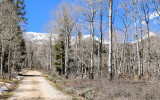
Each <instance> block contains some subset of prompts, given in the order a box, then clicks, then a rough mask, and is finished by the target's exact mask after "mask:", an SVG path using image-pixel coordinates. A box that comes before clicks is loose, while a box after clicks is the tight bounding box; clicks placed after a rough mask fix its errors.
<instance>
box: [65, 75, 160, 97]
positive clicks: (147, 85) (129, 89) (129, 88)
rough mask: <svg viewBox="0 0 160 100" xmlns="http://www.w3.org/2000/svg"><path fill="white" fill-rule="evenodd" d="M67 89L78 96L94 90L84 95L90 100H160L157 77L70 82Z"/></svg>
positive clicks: (159, 82) (159, 85)
mask: <svg viewBox="0 0 160 100" xmlns="http://www.w3.org/2000/svg"><path fill="white" fill-rule="evenodd" d="M66 88H73V91H75V92H76V93H77V94H78V95H79V92H83V91H84V90H85V89H90V90H92V91H91V93H87V92H86V95H82V96H83V97H86V98H87V99H88V100H160V81H159V80H158V79H157V78H155V77H154V78H150V79H148V80H139V79H138V78H137V77H135V80H133V81H131V80H129V79H114V80H112V81H109V80H108V79H107V78H102V79H94V80H90V79H79V80H68V81H67V82H66ZM84 93H85V91H84ZM89 96H90V97H89ZM92 96H94V97H93V98H92Z"/></svg>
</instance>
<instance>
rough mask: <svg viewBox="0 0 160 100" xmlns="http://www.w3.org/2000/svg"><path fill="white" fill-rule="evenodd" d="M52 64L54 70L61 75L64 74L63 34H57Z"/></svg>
mask: <svg viewBox="0 0 160 100" xmlns="http://www.w3.org/2000/svg"><path fill="white" fill-rule="evenodd" d="M54 54H55V55H54V59H55V62H54V65H55V67H56V71H57V72H58V73H59V74H60V75H61V74H65V72H64V70H65V43H64V34H62V33H61V34H59V39H58V40H57V41H56V43H55V45H54Z"/></svg>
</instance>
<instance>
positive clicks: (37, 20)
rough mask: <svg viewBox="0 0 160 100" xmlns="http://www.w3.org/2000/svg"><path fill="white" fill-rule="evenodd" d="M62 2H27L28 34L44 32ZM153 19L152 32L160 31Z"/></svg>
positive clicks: (151, 22) (35, 0)
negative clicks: (45, 26)
mask: <svg viewBox="0 0 160 100" xmlns="http://www.w3.org/2000/svg"><path fill="white" fill-rule="evenodd" d="M61 1H62V0H25V4H26V11H27V14H26V17H27V18H28V25H27V26H26V30H27V32H44V31H43V26H44V25H45V24H46V23H47V22H48V21H49V19H50V12H51V11H52V9H56V7H57V5H58V4H59V3H60V2H61ZM70 1H72V0H70ZM115 6H116V5H114V7H115ZM115 18H116V20H115V23H116V24H118V26H120V27H121V28H123V26H124V25H123V24H122V22H121V20H120V19H119V17H118V16H116V17H115ZM153 19H154V18H153ZM153 19H152V20H151V21H150V29H151V30H150V31H159V28H158V25H157V24H155V23H154V20H153ZM144 27H145V25H144Z"/></svg>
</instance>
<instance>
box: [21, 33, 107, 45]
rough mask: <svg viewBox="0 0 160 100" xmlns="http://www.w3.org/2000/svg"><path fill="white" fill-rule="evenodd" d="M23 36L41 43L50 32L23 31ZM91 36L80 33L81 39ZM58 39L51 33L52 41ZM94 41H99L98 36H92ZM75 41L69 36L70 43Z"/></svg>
mask: <svg viewBox="0 0 160 100" xmlns="http://www.w3.org/2000/svg"><path fill="white" fill-rule="evenodd" d="M24 38H25V39H27V40H29V41H33V42H38V43H42V42H43V41H47V40H49V38H50V34H49V33H36V32H26V33H24ZM90 38H91V36H90V35H82V39H84V40H87V39H90ZM56 39H58V34H52V41H53V43H54V40H56ZM94 39H95V40H96V41H99V38H98V37H95V38H94ZM75 41H76V37H74V36H72V37H71V44H74V43H75ZM104 43H105V44H108V42H105V41H104Z"/></svg>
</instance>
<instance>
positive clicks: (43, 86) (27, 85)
mask: <svg viewBox="0 0 160 100" xmlns="http://www.w3.org/2000/svg"><path fill="white" fill-rule="evenodd" d="M23 76H24V78H23V80H22V82H21V83H20V84H19V87H18V88H17V89H16V90H15V91H14V95H13V96H12V97H11V98H9V99H8V100H72V97H71V96H68V95H66V94H64V93H63V92H60V91H59V90H57V89H56V88H54V87H53V86H52V85H50V83H49V82H48V81H47V80H46V79H45V78H44V77H43V75H42V74H41V73H40V72H38V71H28V72H27V73H26V74H25V75H23Z"/></svg>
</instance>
